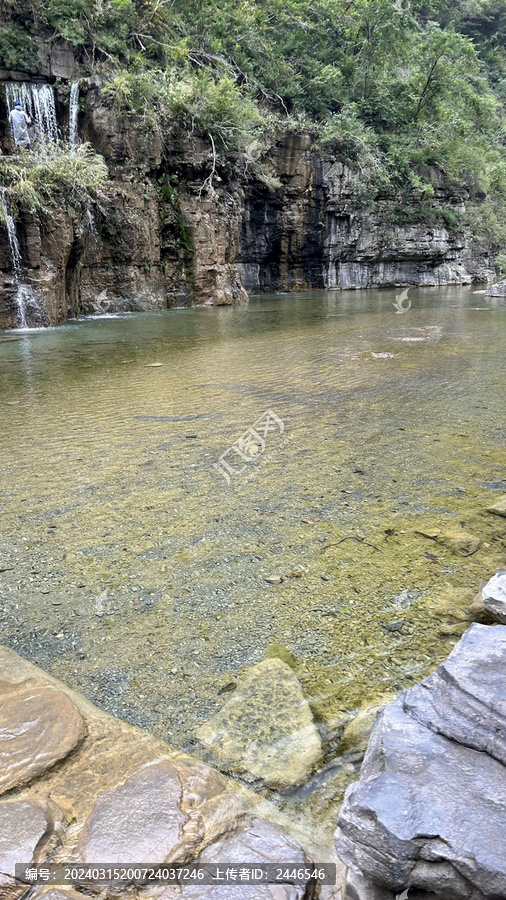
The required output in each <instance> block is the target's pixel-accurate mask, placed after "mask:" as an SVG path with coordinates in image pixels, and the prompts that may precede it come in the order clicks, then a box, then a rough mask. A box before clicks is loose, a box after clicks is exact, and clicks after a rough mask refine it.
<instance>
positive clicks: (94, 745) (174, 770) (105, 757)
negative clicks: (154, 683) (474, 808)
mask: <svg viewBox="0 0 506 900" xmlns="http://www.w3.org/2000/svg"><path fill="white" fill-rule="evenodd" d="M289 671H290V672H291V670H289ZM311 721H312V720H311ZM0 760H1V766H0V791H1V792H2V793H3V796H2V799H1V800H0V900H21V898H23V897H25V898H26V900H79V898H81V900H82V898H83V896H85V895H84V894H83V893H82V892H81V891H80V890H76V889H75V886H71V885H69V886H68V887H67V886H59V885H54V886H53V885H36V886H34V885H32V884H29V883H24V882H22V881H20V880H17V879H16V877H15V865H16V863H24V864H29V865H34V864H37V863H38V864H41V863H50V862H71V863H75V864H78V865H79V864H88V863H94V864H97V863H98V864H100V863H109V864H120V865H123V864H127V865H128V864H129V863H137V864H138V863H142V862H150V863H168V864H176V865H181V864H185V863H188V862H197V861H202V862H208V863H213V862H216V863H217V864H218V863H221V862H225V863H230V864H234V863H236V864H239V863H243V864H244V863H252V864H254V863H268V862H276V863H281V864H284V865H286V866H289V867H291V868H292V869H293V868H294V867H299V868H304V867H305V866H307V865H310V864H311V861H312V860H313V861H315V862H318V863H320V862H333V863H337V866H338V878H339V879H340V885H338V886H324V887H323V888H321V892H320V895H319V898H321V900H341V898H342V892H341V888H342V881H343V876H344V867H343V866H342V864H340V863H339V862H338V860H337V857H336V856H335V853H334V851H333V849H332V848H329V847H322V846H320V845H319V844H318V842H317V841H316V840H315V837H314V835H313V834H311V833H310V832H306V831H304V829H303V827H302V826H301V825H300V824H296V823H293V822H291V821H290V820H289V819H288V818H287V817H286V816H284V815H283V814H282V813H281V812H280V811H279V810H278V809H277V808H276V807H275V806H274V805H273V804H271V803H269V802H267V801H266V800H265V799H264V798H263V797H260V796H258V795H257V794H255V793H253V792H252V791H251V790H249V789H248V788H246V787H244V786H243V785H240V784H238V783H237V782H235V781H233V780H232V779H230V778H227V777H225V776H224V775H222V774H221V773H219V772H217V771H216V770H215V769H213V768H211V767H210V766H208V765H205V764H204V763H203V762H201V761H200V760H197V759H194V758H193V757H192V756H190V755H188V754H184V753H181V752H179V751H177V750H175V749H173V748H172V747H170V746H169V745H167V744H165V743H164V742H162V741H159V740H157V739H155V738H153V737H152V736H151V735H149V734H147V733H146V732H144V731H141V730H140V729H138V728H135V727H134V726H131V725H128V724H127V723H126V722H122V721H121V720H119V719H115V718H114V717H113V716H110V715H108V714H107V713H105V712H103V711H102V710H99V709H97V708H96V707H95V706H93V704H91V703H89V702H88V701H87V700H86V699H85V698H84V697H82V696H81V695H79V694H76V693H74V692H73V691H70V690H69V689H68V688H66V686H65V685H63V684H61V683H60V682H58V681H56V680H55V679H53V678H51V676H49V675H47V674H46V673H44V672H42V671H41V670H39V669H37V668H36V667H35V666H32V665H31V664H30V663H28V662H27V661H26V660H24V659H22V658H21V657H19V656H18V655H17V654H16V653H14V652H13V651H12V650H9V649H7V648H5V647H1V646H0ZM100 889H101V888H100V887H99V886H96V887H95V888H93V890H94V892H95V893H99V892H100ZM113 895H114V896H115V897H120V896H125V898H126V897H128V898H129V900H155V898H156V900H178V898H181V900H225V898H227V900H228V898H231V900H232V898H233V900H311V898H313V896H314V890H313V887H312V885H311V886H308V887H307V888H306V887H305V886H303V885H302V886H301V885H296V884H293V883H291V880H290V879H289V878H287V881H286V883H282V884H276V885H266V884H259V885H256V886H249V885H248V886H246V885H241V884H237V885H236V884H233V885H231V886H230V887H224V886H223V885H219V886H214V885H199V884H193V885H189V886H184V887H179V886H168V885H167V886H162V885H161V886H155V887H153V886H152V885H145V886H142V885H141V886H139V885H138V886H136V887H135V888H134V887H132V886H130V887H128V888H124V889H118V888H115V889H114V890H113ZM111 896H112V895H111Z"/></svg>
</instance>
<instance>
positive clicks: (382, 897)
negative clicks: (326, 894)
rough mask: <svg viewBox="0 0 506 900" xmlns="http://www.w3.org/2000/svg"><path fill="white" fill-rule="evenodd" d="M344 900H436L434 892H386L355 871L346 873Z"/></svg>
mask: <svg viewBox="0 0 506 900" xmlns="http://www.w3.org/2000/svg"><path fill="white" fill-rule="evenodd" d="M344 900H436V897H435V895H434V894H433V893H432V891H430V892H429V891H416V890H415V891H414V890H413V889H412V888H410V889H409V891H406V890H405V891H403V892H402V893H400V894H394V893H393V892H392V891H388V890H384V889H383V888H380V887H378V885H377V884H374V882H372V881H370V880H369V879H368V878H364V877H363V875H360V874H359V873H358V872H354V871H353V869H348V870H347V872H346V882H345V893H344Z"/></svg>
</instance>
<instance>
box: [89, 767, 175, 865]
mask: <svg viewBox="0 0 506 900" xmlns="http://www.w3.org/2000/svg"><path fill="white" fill-rule="evenodd" d="M181 798H182V787H181V781H180V779H179V776H178V774H177V771H176V769H175V768H174V766H173V765H172V764H171V763H170V762H169V761H168V760H162V761H161V762H157V763H153V764H151V765H148V766H143V768H141V769H139V771H138V772H135V773H134V774H133V775H131V776H130V778H127V780H126V781H125V782H124V783H123V784H121V785H120V786H119V787H117V788H115V789H114V790H113V791H110V792H109V793H107V794H102V795H101V796H100V797H98V798H97V800H96V801H95V805H94V807H93V811H92V813H91V815H90V816H89V818H88V820H87V822H86V824H85V826H84V829H83V833H82V835H81V837H80V839H79V845H78V854H79V858H80V859H81V860H82V862H84V863H106V862H109V863H110V862H117V863H121V864H128V863H142V862H148V863H162V862H165V861H166V860H169V859H171V860H172V859H174V858H175V856H176V855H177V851H178V849H179V847H180V842H181V838H182V831H183V825H184V824H185V822H186V819H187V817H186V816H185V815H184V813H183V812H181V809H180V803H181Z"/></svg>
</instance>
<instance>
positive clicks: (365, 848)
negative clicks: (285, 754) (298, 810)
mask: <svg viewBox="0 0 506 900" xmlns="http://www.w3.org/2000/svg"><path fill="white" fill-rule="evenodd" d="M505 829H506V770H505V768H504V766H503V765H502V764H501V763H499V762H497V760H495V759H492V758H491V757H490V756H488V755H487V754H485V753H479V752H477V751H476V750H472V749H469V748H468V747H463V746H462V745H460V744H458V743H456V742H455V741H450V740H448V738H445V737H442V736H441V735H438V734H434V733H433V732H432V731H430V730H429V729H428V728H426V727H425V726H423V725H420V723H419V722H416V721H415V720H414V719H413V718H411V716H409V715H407V713H406V712H405V711H404V709H403V707H402V701H401V700H398V701H396V702H395V703H394V704H392V705H391V706H388V707H387V708H386V709H385V710H384V711H383V712H382V713H381V714H380V717H379V720H378V723H377V725H376V726H375V728H374V730H373V734H372V737H371V741H370V743H369V747H368V750H367V753H366V756H365V759H364V763H363V766H362V770H361V776H360V780H359V781H358V782H356V783H355V784H354V785H352V786H351V787H350V788H349V789H348V791H347V792H346V795H345V801H344V804H343V807H342V809H341V813H340V816H339V820H338V829H337V831H336V838H335V839H336V849H337V853H338V855H339V857H340V859H341V860H342V861H343V862H345V863H346V864H347V865H348V866H351V867H352V868H354V869H358V870H359V871H361V872H362V873H363V874H364V875H365V876H366V877H367V878H370V879H371V880H372V881H373V882H374V883H375V884H378V885H379V886H381V887H383V888H389V889H390V890H394V891H402V890H404V889H405V888H406V887H410V886H413V887H417V888H419V889H423V890H431V891H434V892H435V893H441V894H442V895H443V896H444V897H447V898H459V900H460V898H461V900H470V898H473V900H481V898H483V897H502V896H506V859H505V857H504V851H503V836H504V833H505Z"/></svg>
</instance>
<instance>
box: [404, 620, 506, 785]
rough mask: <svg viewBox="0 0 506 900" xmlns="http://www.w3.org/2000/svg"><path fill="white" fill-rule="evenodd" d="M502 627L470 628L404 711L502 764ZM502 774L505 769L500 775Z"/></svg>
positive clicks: (505, 657) (505, 691)
mask: <svg viewBox="0 0 506 900" xmlns="http://www.w3.org/2000/svg"><path fill="white" fill-rule="evenodd" d="M505 698H506V627H504V626H502V625H498V626H495V627H494V626H489V625H479V624H476V623H475V624H473V625H471V627H470V628H468V630H467V631H466V632H465V634H464V635H463V637H462V639H461V640H460V641H459V643H458V644H457V645H456V646H455V647H454V648H453V650H452V652H451V653H450V655H449V657H448V659H446V660H445V661H444V662H443V663H441V665H440V666H438V668H437V669H436V671H435V672H433V673H432V674H431V675H429V676H428V678H425V679H424V681H422V682H421V683H420V684H417V685H415V687H412V688H410V689H409V691H407V692H406V694H405V696H404V710H405V711H406V712H407V713H409V715H410V716H412V717H413V718H415V719H416V720H417V721H418V722H420V724H422V725H425V726H426V727H427V728H430V729H431V731H434V732H436V733H438V734H443V735H444V736H445V737H448V738H450V739H451V740H453V741H458V742H459V743H460V744H464V745H465V746H466V747H473V748H474V749H475V750H482V751H484V752H485V753H488V754H489V755H490V756H493V757H494V758H495V759H497V760H499V761H500V762H502V763H503V764H504V765H506V705H505ZM505 775H506V770H505Z"/></svg>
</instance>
